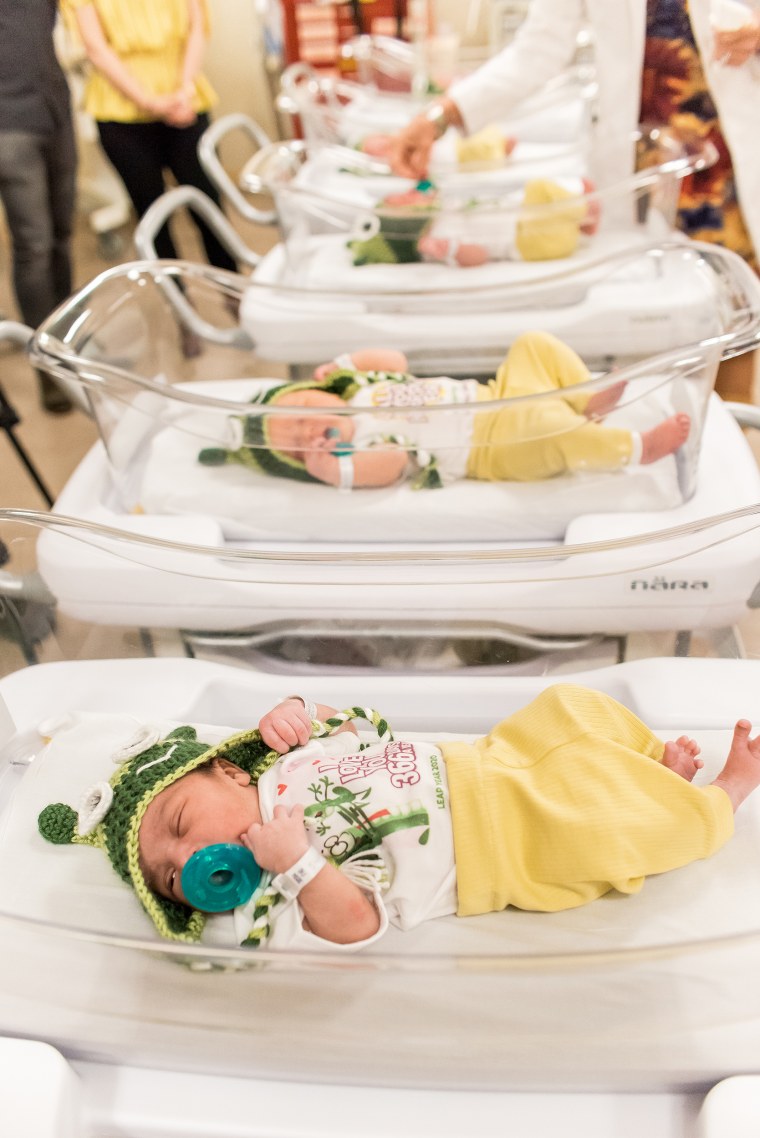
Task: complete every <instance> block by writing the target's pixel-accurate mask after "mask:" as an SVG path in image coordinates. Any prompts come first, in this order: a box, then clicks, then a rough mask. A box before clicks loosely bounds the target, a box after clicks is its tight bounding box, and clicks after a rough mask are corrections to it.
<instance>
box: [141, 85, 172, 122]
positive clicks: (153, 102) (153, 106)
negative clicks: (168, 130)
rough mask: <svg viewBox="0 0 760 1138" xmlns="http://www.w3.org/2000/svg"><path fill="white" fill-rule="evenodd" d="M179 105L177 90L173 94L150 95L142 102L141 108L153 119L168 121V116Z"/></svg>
mask: <svg viewBox="0 0 760 1138" xmlns="http://www.w3.org/2000/svg"><path fill="white" fill-rule="evenodd" d="M177 105H178V100H177V95H176V92H175V93H174V94H171V95H149V96H147V97H146V98H145V99H144V100H143V102H142V103H141V109H142V110H144V111H145V112H146V114H149V115H150V117H151V118H153V119H161V121H162V122H166V120H167V117H168V116H169V115H170V114H173V113H174V111H175V110H176V108H177Z"/></svg>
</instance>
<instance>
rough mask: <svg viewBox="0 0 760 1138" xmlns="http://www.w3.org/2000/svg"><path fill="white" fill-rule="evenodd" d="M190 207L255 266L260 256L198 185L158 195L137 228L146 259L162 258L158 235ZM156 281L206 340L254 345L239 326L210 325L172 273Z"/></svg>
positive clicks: (229, 247)
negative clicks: (157, 247)
mask: <svg viewBox="0 0 760 1138" xmlns="http://www.w3.org/2000/svg"><path fill="white" fill-rule="evenodd" d="M185 208H189V209H192V210H193V211H194V212H195V213H197V214H198V215H199V216H200V217H202V218H203V220H204V221H205V222H206V224H207V225H208V226H209V228H210V229H212V230H213V232H214V233H215V234H216V236H217V237H218V238H219V240H220V241H221V243H222V245H224V247H225V248H226V249H227V251H228V252H229V253H230V255H231V256H232V257H234V259H235V260H236V261H237V262H238V264H244V265H248V266H249V267H250V268H255V267H256V266H257V265H258V263H259V261H260V259H261V258H260V257H259V256H258V254H257V253H254V252H253V250H252V249H249V248H248V246H247V245H246V244H245V243H244V241H243V240H242V238H241V237H240V236H239V235H238V234H237V233H236V232H235V230H234V229H233V228H232V226H231V225H230V223H229V221H228V220H227V218H226V217H225V216H224V214H223V213H222V211H221V210H220V209H219V207H218V206H217V205H215V204H214V202H212V201H211V198H209V197H207V196H206V194H204V193H202V192H201V191H200V190H197V189H196V188H195V186H176V187H175V188H174V189H173V190H167V192H166V193H165V194H162V195H161V197H160V198H157V199H156V200H155V201H154V202H153V204H152V205H151V206H149V207H148V209H147V210H146V211H145V213H144V214H143V216H142V218H141V219H140V222H139V224H138V226H137V228H136V229H135V238H134V240H135V248H136V249H137V251H138V254H139V255H140V257H142V258H143V259H144V260H146V261H157V260H159V257H158V254H157V252H156V237H157V235H158V234H159V233H160V232H161V230H162V229H163V227H164V225H166V223H167V222H168V220H169V218H170V217H172V216H173V214H175V213H176V212H177V211H178V210H180V209H185ZM156 280H157V282H158V284H159V285H160V287H161V288H162V290H163V292H164V294H165V296H166V298H167V300H168V301H169V303H170V304H171V306H172V308H173V309H174V311H175V312H176V313H177V316H178V317H179V319H180V321H181V322H182V324H184V325H185V327H186V328H190V329H191V330H192V331H193V332H195V333H196V334H197V335H198V336H200V337H201V338H202V339H203V340H207V341H208V342H209V343H212V344H220V345H222V346H223V347H233V348H243V349H244V350H247V349H249V348H251V346H252V344H251V338H250V336H249V335H248V333H247V332H245V331H244V330H243V328H241V327H240V326H238V327H236V328H217V327H216V325H215V324H209V322H208V321H207V320H204V319H203V318H202V317H201V316H200V315H199V314H198V313H197V312H196V310H195V309H194V308H193V306H192V305H191V304H190V302H189V301H188V300H187V298H186V296H185V295H184V293H183V292H182V290H181V289H180V288H179V287H178V286H177V284H176V283H175V282H174V280H173V279H172V278H171V276H169V275H166V274H164V275H159V276H157V277H156Z"/></svg>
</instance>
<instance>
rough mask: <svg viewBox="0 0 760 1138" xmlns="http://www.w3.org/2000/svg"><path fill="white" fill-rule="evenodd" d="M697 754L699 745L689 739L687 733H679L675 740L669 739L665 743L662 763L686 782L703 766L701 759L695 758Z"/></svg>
mask: <svg viewBox="0 0 760 1138" xmlns="http://www.w3.org/2000/svg"><path fill="white" fill-rule="evenodd" d="M698 754H699V747H698V745H697V743H696V742H695V741H694V739H690V738H689V736H688V735H681V736H679V738H678V739H676V740H675V741H672V740H671V741H669V742H667V743H666V744H665V750H664V751H663V755H662V765H663V766H664V767H667V768H668V770H671V771H673V772H674V774H678V775H680V776H681V778H685V779H686V781H687V782H691V781H692V779H693V778H694V775H695V774H696V773H697V771H698V770H701V769H702V767H703V766H704V763H703V762H702V760H701V759H699V758H697V756H698Z"/></svg>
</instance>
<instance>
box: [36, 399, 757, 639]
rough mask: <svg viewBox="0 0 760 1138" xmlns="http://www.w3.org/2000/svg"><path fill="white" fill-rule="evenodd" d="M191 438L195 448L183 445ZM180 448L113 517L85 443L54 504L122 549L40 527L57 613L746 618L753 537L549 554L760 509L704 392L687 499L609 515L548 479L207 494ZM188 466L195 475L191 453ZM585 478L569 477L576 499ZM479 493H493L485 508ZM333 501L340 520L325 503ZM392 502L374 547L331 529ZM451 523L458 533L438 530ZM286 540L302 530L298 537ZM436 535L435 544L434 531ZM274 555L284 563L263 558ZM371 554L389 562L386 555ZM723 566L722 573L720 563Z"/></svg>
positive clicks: (373, 522)
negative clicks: (171, 467)
mask: <svg viewBox="0 0 760 1138" xmlns="http://www.w3.org/2000/svg"><path fill="white" fill-rule="evenodd" d="M164 434H166V432H164ZM186 441H187V440H183V445H184V442H186ZM196 444H197V440H196V441H195V442H193V444H192V445H193V447H195V446H196ZM160 453H161V454H162V455H163V456H165V453H166V452H165V450H164V449H163V448H162V449H161V451H160ZM727 454H730V455H731V456H732V457H731V462H730V463H727V462H726V460H725V458H726V455H727ZM184 458H185V460H186V461H185V465H184V466H182V467H181V470H182V475H181V476H178V475H177V472H176V469H175V471H174V473H173V474H172V475H171V477H170V478H168V479H166V478H164V479H163V481H161V480H158V481H157V482H156V483H154V484H153V486H154V489H155V490H161V491H163V493H162V494H158V493H157V494H156V496H155V497H154V498H153V499H151V500H150V502H151V504H152V506H153V511H150V512H147V513H136V514H126V513H125V512H124V507H123V505H122V504H121V502H120V499H119V496H118V495H117V494H116V493H115V491H114V490H113V488H112V483H111V479H110V474H109V467H108V463H107V461H106V458H105V454H104V451H103V448H102V447H101V446H100V445H99V444H98V445H97V446H96V447H95V448H93V450H92V451H91V452H90V454H89V455H88V456H87V457H86V459H85V461H84V462H83V463H82V464H81V465H80V467H79V468H78V470H77V471H76V472H75V474H74V476H73V477H72V478H71V479H70V481H69V483H68V484H67V486H66V488H65V489H64V491H63V493H62V494H61V496H60V498H59V499H58V502H57V505H56V510H57V512H58V513H60V514H65V515H71V516H75V517H80V518H84V519H86V520H88V521H92V522H96V523H99V524H102V525H109V526H114V527H116V528H117V529H118V530H120V531H123V532H124V534H125V541H124V542H121V543H119V542H113V541H99V540H97V539H96V538H93V539H90V538H88V537H85V536H84V535H82V540H78V541H72V540H71V538H70V537H69V536H68V535H67V534H66V533H65V532H61V533H58V532H54V531H48V532H45V533H43V534H42V535H41V536H40V539H39V542H38V560H39V565H40V570H41V572H42V574H43V576H44V578H45V580H46V582H47V584H48V586H49V588H50V589H51V591H52V592H53V593H54V595H55V596H56V597H57V599H58V604H59V607H60V609H61V611H62V612H65V613H67V614H68V615H70V616H73V617H75V618H76V619H78V620H86V621H94V622H95V623H98V624H104V623H105V624H115V625H144V626H146V627H164V628H166V627H168V628H193V629H197V630H201V629H206V630H214V631H219V630H223V629H241V628H249V627H261V626H262V625H263V626H266V625H269V624H271V622H272V621H281V620H296V621H303V622H305V623H306V624H308V622H309V621H310V620H313V619H314V618H316V617H320V618H323V619H331V618H334V619H336V620H341V619H347V620H350V619H352V618H358V619H366V617H367V616H368V615H369V614H371V615H372V616H373V617H375V618H376V619H379V620H387V621H390V622H396V623H398V622H401V623H404V622H408V621H410V620H412V621H420V620H422V621H428V622H431V623H435V622H436V621H437V620H441V619H444V620H448V619H450V617H451V614H452V613H456V614H458V618H459V619H460V620H473V621H478V622H483V623H484V624H488V623H489V622H490V623H492V624H493V623H495V624H504V623H506V624H511V625H512V626H513V627H518V628H525V629H531V630H533V631H535V632H541V633H546V634H548V635H552V634H562V633H571V634H578V633H612V634H620V633H625V632H630V631H634V630H636V629H645V630H655V629H665V630H668V631H672V630H674V629H675V628H703V627H711V628H714V627H723V626H726V625H730V624H732V623H734V622H735V621H737V620H739V619H741V617H742V616H743V615H744V612H745V611H746V605H747V601H748V598H749V597H750V595H751V593H752V591H753V589H754V587H755V585H756V583H757V580H758V577H759V576H760V572H759V569H758V555H757V539H756V534H755V533H754V531H753V532H750V533H748V534H744V535H743V536H737V537H736V538H735V539H734V540H732V541H731V543H730V545H728V546H726V547H725V548H722V547H721V545H720V544H717V545H716V544H715V543H714V542H713V541H712V540H711V539H709V538H708V539H706V540H705V541H704V542H703V546H704V548H700V549H698V550H697V551H695V550H694V548H693V547H692V546H689V545H688V544H686V545H683V544H676V545H673V544H666V545H662V546H661V545H659V544H658V543H657V542H654V543H653V544H651V545H644V546H642V548H641V549H634V550H632V551H628V550H626V549H625V548H624V547H622V548H621V549H618V550H609V551H608V552H606V553H605V554H604V557H597V558H594V557H584V558H581V559H580V560H578V559H575V560H574V559H572V558H563V557H562V550H563V546H565V545H566V546H572V545H574V544H586V543H592V542H597V541H604V540H608V539H625V538H629V537H633V536H635V535H637V534H646V533H650V532H653V531H659V530H662V529H666V528H668V527H671V526H675V525H678V524H681V523H688V522H694V521H698V520H700V519H702V518H709V517H713V516H715V515H719V514H722V513H724V512H726V511H729V510H733V509H736V508H738V507H741V506H750V505H752V504H754V503H755V502H758V501H760V474H759V473H758V469H757V464H756V463H755V460H754V457H753V455H752V452H751V450H750V448H749V447H748V445H747V443H746V440H745V439H744V437H743V436H742V434H741V431H740V430H739V428H738V426H737V424H736V423H735V422H734V420H733V419H732V418H731V416H730V415H729V414H728V412H727V411H726V409H725V407H724V406H723V404H722V403H721V402H720V401H719V400H718V399H717V397H714V398H713V399H712V400H711V404H710V408H709V411H708V415H707V420H706V425H705V431H704V435H703V439H702V449H701V453H700V459H699V464H698V468H697V489H696V492H695V494H694V495H693V497H692V498H691V500H690V501H688V502H687V503H685V504H684V505H681V506H678V507H676V508H674V509H671V510H663V511H659V512H658V511H656V510H649V511H643V512H639V513H635V512H629V513H620V512H615V513H613V512H611V511H612V505H613V504H612V503H611V502H610V501H609V499H602V500H600V501H599V502H598V503H593V504H592V503H589V502H585V503H584V505H585V506H586V509H584V510H583V512H581V513H578V514H577V516H573V513H574V511H577V509H578V506H579V497H578V494H576V495H575V497H573V498H572V505H573V507H574V509H573V510H570V509H566V503H565V502H564V500H563V495H561V494H558V493H557V490H556V488H555V483H554V482H552V483H551V484H545V485H543V486H538V485H535V484H534V485H520V486H510V485H506V484H500V485H494V486H488V485H483V484H480V483H471V484H467V485H465V484H463V485H461V486H454V487H449V488H446V489H444V490H441V491H427V492H426V491H416V492H415V491H410V492H409V493H408V495H404V494H402V495H401V496H400V497H399V499H398V501H399V506H398V507H397V506H396V505H395V502H394V500H393V499H392V498H389V497H387V496H385V495H383V494H380V495H378V496H377V498H375V497H373V496H372V494H368V499H371V503H372V504H369V505H367V506H366V507H365V504H364V503H365V493H367V492H363V491H362V492H356V493H355V494H354V495H352V496H348V498H347V499H346V498H344V497H343V496H341V497H340V499H339V502H338V507H337V508H336V506H335V502H336V496H337V491H335V490H333V489H332V488H329V487H320V486H306V487H302V486H300V485H298V486H294V485H293V484H291V483H288V482H281V481H278V480H276V479H265V480H264V479H262V480H261V482H262V483H264V484H263V485H262V486H260V487H259V490H260V492H257V491H254V490H253V489H252V488H250V487H249V488H245V487H244V486H243V485H242V483H244V482H245V481H246V480H247V479H248V477H249V472H248V471H246V470H237V469H234V468H229V471H228V469H227V468H223V469H222V470H221V471H215V472H212V476H213V475H215V474H216V473H221V474H223V475H224V477H223V479H222V480H221V485H222V487H223V489H222V490H221V491H220V489H219V487H220V483H219V482H210V483H207V484H206V487H205V492H204V490H203V488H202V486H201V484H200V483H199V482H198V481H197V480H196V479H195V478H193V477H192V476H191V472H190V469H189V467H188V454H187V452H185V455H184ZM189 461H190V465H192V467H193V469H194V462H193V460H192V457H191V458H190V459H189ZM146 469H147V470H148V471H150V473H151V474H152V475H153V476H155V474H156V467H155V464H154V465H153V466H151V465H149V467H148V468H144V467H143V468H139V467H138V468H137V469H136V474H137V476H138V481H139V480H140V479H141V478H142V476H143V474H145V473H146ZM228 473H229V475H230V477H228V476H227V475H228ZM250 477H251V480H252V481H253V482H255V481H256V479H255V476H253V475H251V476H250ZM612 481H613V483H614V484H617V483H615V482H614V479H613V480H612ZM582 488H583V482H582V481H579V485H578V493H579V494H580V495H581V497H582V494H583V489H582ZM133 489H134V487H133ZM137 489H138V495H137V501H138V502H140V503H141V504H142V503H143V502H145V501H146V498H145V497H143V494H144V493H145V492H146V491H147V492H150V487H149V486H148V485H147V484H146V483H145V482H142V483H141V485H139V486H138V488H137ZM401 489H402V490H404V489H405V488H403V487H402V488H401ZM304 491H312V492H313V493H309V494H304ZM452 491H454V493H453V495H452V497H453V499H454V502H455V504H456V505H455V506H454V507H452V508H453V509H454V512H453V513H451V512H449V513H447V512H446V511H447V509H448V507H447V505H446V502H447V500H448V499H447V495H449V494H450V492H452ZM457 491H459V492H460V493H459V494H457V493H456V492H457ZM270 493H271V495H272V497H271V498H270V497H269V495H270ZM423 493H427V494H429V501H430V505H429V506H428V504H427V502H426V503H425V510H426V511H429V512H426V513H425V515H424V516H425V530H426V535H427V534H428V533H430V535H431V539H429V540H426V541H425V542H424V544H423V543H421V542H420V540H419V537H417V538H416V540H415V538H414V536H413V535H415V534H418V531H419V528H420V523H419V519H420V513H419V510H420V505H419V496H420V494H423ZM481 495H483V497H481ZM484 498H485V501H486V502H487V503H489V505H488V506H487V508H486V509H485V511H483V509H482V503H483V500H484ZM236 501H237V502H238V503H241V502H242V509H240V510H238V511H236V512H234V513H233V510H232V507H233V504H234V503H235V502H236ZM405 501H406V502H407V503H410V512H409V513H408V514H404V512H403V509H402V508H401V507H402V506H403V503H404V502H405ZM344 502H345V503H346V506H347V507H348V508H347V510H346V513H345V514H343V513H341V512H339V511H342V510H343V508H344ZM439 503H440V505H439ZM605 508H606V509H605ZM365 509H366V510H367V516H366V517H365V515H364V514H363V511H364V510H365ZM249 510H250V511H251V512H250V520H248V514H247V511H249ZM349 510H350V511H351V512H350V513H349ZM468 510H469V511H470V514H471V515H472V514H473V511H475V510H477V524H478V525H480V526H481V527H482V526H483V525H484V524H485V525H486V526H489V525H490V524H493V525H494V526H496V525H497V524H498V525H499V530H498V532H500V533H502V534H503V533H504V529H503V528H502V527H503V525H504V520H505V518H506V517H508V515H509V513H510V512H511V513H512V514H514V516H515V518H516V519H517V522H518V524H519V526H520V527H521V529H515V530H514V531H513V532H515V533H522V534H523V539H522V542H515V541H513V542H504V541H503V540H502V542H501V543H497V542H494V541H493V540H490V541H489V540H487V539H488V534H489V533H494V532H496V531H495V530H489V529H486V530H484V529H483V528H480V529H479V530H478V531H476V530H475V529H474V528H473V527H474V526H475V524H476V521H474V520H473V518H472V516H470V518H469V519H468V518H467V516H466V514H467V511H468ZM383 511H385V513H383ZM394 511H395V513H396V515H397V516H396V517H395V519H394V524H395V525H396V526H397V527H399V528H397V529H396V530H395V531H394V532H396V533H397V534H399V540H397V541H395V542H390V541H388V542H386V543H384V544H380V545H378V542H377V540H376V539H375V540H373V541H371V542H367V541H365V542H362V541H361V540H360V539H359V538H358V537H357V540H356V541H354V542H353V543H349V542H348V541H347V540H346V538H345V536H342V535H347V534H348V533H349V531H350V530H351V528H352V526H353V525H356V526H359V525H360V524H362V523H363V524H365V525H367V526H368V527H369V528H368V529H367V531H365V537H366V536H367V534H368V533H369V532H370V529H371V528H372V527H373V526H374V527H377V526H378V525H381V524H386V523H385V521H384V519H387V520H388V522H387V524H388V525H390V520H389V519H391V517H392V514H393V512H394ZM436 511H440V512H438V513H436ZM563 511H564V512H563ZM336 516H337V517H340V518H341V519H346V518H348V521H346V520H342V521H341V533H340V534H337V535H336V537H335V540H333V541H330V542H325V541H324V539H322V540H320V537H321V535H322V534H323V533H324V527H325V525H326V524H331V520H334V518H335V517H336ZM459 518H461V519H462V520H461V523H460V522H459V520H458V519H459ZM404 525H407V526H408V529H407V530H404V529H403V527H404ZM296 527H300V528H296ZM468 527H469V528H468ZM252 532H253V533H255V534H256V535H263V534H269V536H268V537H267V539H263V538H262V537H261V536H258V538H257V541H256V543H255V545H252V546H251V548H252V549H254V550H258V551H261V552H262V553H265V554H268V555H270V556H271V558H272V560H264V561H252V562H248V563H245V564H243V563H238V564H233V563H231V562H230V561H229V560H225V559H224V556H223V554H224V552H225V550H227V551H230V550H235V549H239V548H241V539H243V538H244V537H247V539H248V541H250V534H251V533H252ZM453 532H456V534H457V540H456V541H452V540H451V538H450V537H449V539H448V540H445V541H444V540H443V538H444V535H445V534H451V533H453ZM476 532H477V533H479V534H480V535H481V537H482V535H483V534H484V533H485V534H486V537H485V538H483V540H481V542H480V543H479V544H478V545H477V547H476V548H486V549H488V550H489V551H491V552H492V553H495V552H497V551H499V550H507V551H512V552H519V551H520V549H521V548H522V549H526V548H528V547H529V545H530V541H531V540H533V541H536V542H541V543H547V544H549V546H550V547H552V546H554V545H555V543H556V551H557V560H556V561H555V562H553V563H551V564H546V563H531V561H530V558H529V557H526V559H525V561H524V562H521V563H517V564H499V563H498V562H495V563H493V562H491V561H483V560H479V559H478V557H477V554H476V553H473V547H474V545H475V543H474V539H475V536H476ZM507 532H508V531H507ZM296 533H298V535H299V538H298V540H294V535H295V534H296ZM739 533H741V530H738V531H737V534H739ZM272 534H275V535H279V536H278V537H274V536H272ZM130 535H136V536H137V535H147V536H150V537H157V538H163V539H168V540H172V541H175V542H182V543H186V544H190V545H195V546H204V547H207V549H208V553H207V555H206V556H205V557H204V556H200V555H198V554H197V553H196V552H194V551H192V550H189V551H187V552H186V553H185V554H184V555H182V553H181V551H180V552H179V553H177V552H174V551H169V550H166V551H164V550H162V549H160V548H156V549H151V548H145V547H139V546H134V547H130V542H129V537H130ZM433 535H435V536H436V537H437V540H432V537H433ZM721 536H725V534H722V535H721ZM404 537H406V540H404ZM244 544H245V543H244ZM386 546H387V549H386V548H385V547H386ZM421 547H422V548H424V550H425V551H426V552H427V557H426V558H425V559H423V560H422V562H421V563H413V562H403V561H401V560H396V561H394V560H393V554H394V553H397V554H398V555H399V556H400V557H403V555H404V553H405V552H406V551H409V550H412V549H420V548H421ZM217 550H218V551H219V554H220V557H219V558H217V556H216V555H215V554H216V551H217ZM362 550H374V551H375V552H376V553H377V554H378V556H379V557H380V560H379V562H377V563H375V564H371V563H369V564H368V563H358V562H353V563H352V561H351V557H350V555H351V552H352V551H354V552H361V551H362ZM441 550H443V551H447V552H448V554H449V555H451V554H452V553H459V554H461V556H458V557H456V558H455V560H453V561H452V560H449V561H439V560H436V554H437V553H438V552H439V551H441ZM278 552H281V553H283V555H284V557H283V559H278V558H277V554H278ZM321 552H324V553H327V554H328V555H330V556H334V555H339V554H341V553H343V554H345V561H343V562H341V561H333V562H332V563H324V564H320V565H319V567H318V569H316V570H315V568H314V565H313V564H311V563H310V561H309V560H308V559H307V560H305V561H298V560H287V558H288V556H289V555H290V554H295V555H296V557H298V556H303V555H305V554H307V553H308V554H309V555H310V556H313V555H319V553H321ZM384 552H387V554H388V557H389V558H390V560H384V559H383V554H384ZM727 558H730V562H731V572H726V571H725V565H726V559H727ZM156 570H161V571H159V572H156Z"/></svg>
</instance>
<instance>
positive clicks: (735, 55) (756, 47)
mask: <svg viewBox="0 0 760 1138" xmlns="http://www.w3.org/2000/svg"><path fill="white" fill-rule="evenodd" d="M748 15H749V17H750V19H749V22H748V23H746V24H744V25H743V26H742V27H741V28H736V29H734V30H733V31H725V32H724V31H720V30H719V29H718V28H714V29H713V58H714V59H716V60H717V61H718V62H719V63H725V64H726V65H727V66H728V67H743V66H744V64H745V63H747V62H748V60H750V59H751V58H752V57H753V55H755V54H756V53H757V52H758V51H760V15H758V14H757V13H756V12H751V13H750V12H748Z"/></svg>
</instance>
